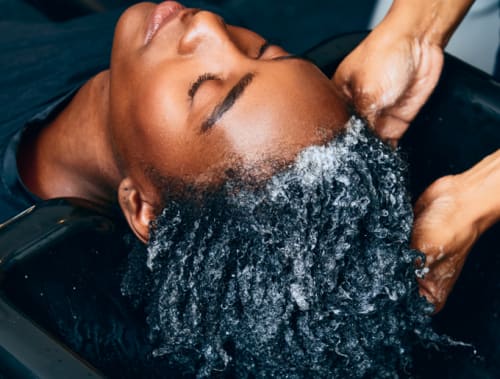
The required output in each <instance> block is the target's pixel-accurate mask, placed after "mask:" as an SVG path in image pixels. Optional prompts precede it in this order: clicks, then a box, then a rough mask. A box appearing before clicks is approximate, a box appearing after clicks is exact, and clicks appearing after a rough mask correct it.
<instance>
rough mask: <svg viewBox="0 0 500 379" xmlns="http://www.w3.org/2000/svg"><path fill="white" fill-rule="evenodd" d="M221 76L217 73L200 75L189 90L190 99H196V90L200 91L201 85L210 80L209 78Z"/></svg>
mask: <svg viewBox="0 0 500 379" xmlns="http://www.w3.org/2000/svg"><path fill="white" fill-rule="evenodd" d="M219 79H220V78H219V77H218V76H217V75H214V74H210V73H205V74H203V75H200V76H199V77H198V79H196V81H195V82H194V83H193V84H191V87H190V88H189V91H188V96H189V99H190V100H191V101H193V99H194V95H195V94H196V92H197V91H198V89H199V88H200V86H201V85H202V84H203V83H204V82H206V81H208V80H219Z"/></svg>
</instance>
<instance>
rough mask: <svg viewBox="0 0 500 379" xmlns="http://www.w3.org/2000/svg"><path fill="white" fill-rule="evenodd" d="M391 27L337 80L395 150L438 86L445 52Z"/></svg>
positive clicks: (348, 62)
mask: <svg viewBox="0 0 500 379" xmlns="http://www.w3.org/2000/svg"><path fill="white" fill-rule="evenodd" d="M389 21H390V20H389ZM389 21H387V22H385V21H384V22H383V23H382V24H380V25H379V26H378V27H377V28H375V29H374V30H373V31H372V32H371V33H370V34H369V36H368V37H367V38H366V39H365V40H364V41H363V42H362V43H361V44H360V45H359V46H358V47H357V48H356V49H355V50H354V51H353V52H352V53H351V54H349V55H348V56H347V57H346V58H345V60H344V61H343V62H342V63H341V64H340V66H339V68H338V69H337V71H336V73H335V75H334V78H333V80H334V84H335V86H336V88H337V89H338V90H339V92H340V93H341V95H342V96H343V97H344V99H346V100H347V101H348V102H350V103H351V104H352V105H353V106H354V108H355V110H356V112H357V113H358V114H359V115H360V116H363V117H364V118H365V119H366V120H367V121H368V122H369V124H370V125H371V126H372V127H374V128H375V131H376V133H377V134H378V135H379V136H380V137H381V138H382V139H384V140H386V141H388V142H390V143H392V144H393V145H396V144H397V142H398V140H399V139H400V138H401V137H402V136H403V134H404V133H405V131H406V129H407V128H408V125H409V124H410V122H411V121H412V120H413V119H414V118H415V116H416V114H417V112H418V111H419V110H420V108H421V107H422V106H423V104H424V103H425V102H426V100H427V98H428V97H429V96H430V94H431V92H432V90H433V89H434V87H435V86H436V84H437V81H438V79H439V76H440V74H441V69H442V67H443V51H442V49H441V47H439V46H438V45H434V44H430V43H428V42H426V41H425V40H423V41H422V40H420V39H419V38H417V37H416V36H414V35H412V34H411V32H408V33H406V32H402V31H401V29H400V28H399V29H398V26H399V25H398V24H397V23H394V24H395V25H393V24H392V23H390V22H389Z"/></svg>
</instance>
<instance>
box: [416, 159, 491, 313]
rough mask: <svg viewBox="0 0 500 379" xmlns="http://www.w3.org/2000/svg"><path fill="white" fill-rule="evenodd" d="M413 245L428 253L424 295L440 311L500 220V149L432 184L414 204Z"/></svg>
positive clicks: (420, 282)
mask: <svg viewBox="0 0 500 379" xmlns="http://www.w3.org/2000/svg"><path fill="white" fill-rule="evenodd" d="M415 216H416V221H415V225H414V229H413V235H412V246H413V247H414V248H416V249H418V250H421V251H423V252H425V255H426V267H428V268H429V272H428V274H427V275H426V276H425V277H424V278H423V279H420V280H419V284H420V292H421V294H423V295H424V296H426V297H427V299H428V300H429V301H430V302H431V303H433V304H434V305H435V306H436V309H435V312H439V311H440V310H441V309H442V308H443V307H444V305H445V303H446V299H447V298H448V295H449V294H450V292H451V290H452V288H453V286H454V284H455V282H456V281H457V279H458V276H459V275H460V272H461V270H462V267H463V265H464V263H465V260H466V259H467V256H468V254H469V251H470V250H471V248H472V246H473V245H474V243H475V242H476V241H477V239H478V238H479V237H480V236H481V234H483V233H484V232H485V231H486V230H488V229H489V228H490V227H491V226H492V225H494V224H495V223H496V222H498V221H499V220H500V149H499V150H497V151H496V152H495V153H493V154H491V155H489V156H487V157H486V158H484V159H483V160H482V161H481V162H479V163H478V164H476V165H475V166H474V167H472V168H470V169H469V170H467V171H465V172H463V173H461V174H460V175H454V176H446V177H444V178H441V179H439V180H438V181H436V182H435V183H433V184H432V185H431V186H430V187H429V188H428V189H427V190H426V191H425V192H424V193H423V194H422V196H421V197H420V198H419V200H418V201H417V203H416V205H415Z"/></svg>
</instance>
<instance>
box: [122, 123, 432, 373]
mask: <svg viewBox="0 0 500 379" xmlns="http://www.w3.org/2000/svg"><path fill="white" fill-rule="evenodd" d="M404 174H405V165H404V163H403V161H402V160H401V159H400V158H399V156H398V154H397V153H395V152H393V151H392V150H391V149H390V148H389V147H387V146H385V145H384V144H383V143H382V142H380V141H379V140H378V139H377V138H376V137H374V136H373V135H372V134H371V133H370V132H368V131H367V130H366V129H365V128H364V127H363V126H362V125H361V122H360V121H356V120H353V121H352V122H351V124H350V125H349V126H348V128H347V131H346V132H345V133H342V134H341V135H339V136H338V138H337V139H336V140H334V141H332V142H330V143H328V144H327V145H326V146H314V147H309V148H307V149H305V150H304V151H303V152H301V153H300V154H299V156H298V158H297V161H296V162H295V163H294V164H291V165H290V166H289V167H288V168H287V169H286V170H284V171H281V172H280V173H278V174H276V175H274V176H273V177H272V178H271V179H270V180H268V181H267V182H265V183H259V186H257V187H252V186H251V187H245V185H243V186H240V185H239V184H238V183H236V185H234V184H233V183H230V182H229V183H226V184H225V185H224V187H223V188H222V189H219V190H218V191H217V192H215V193H212V192H209V193H207V194H206V195H205V196H204V197H203V198H201V201H200V198H199V197H197V198H195V199H191V198H190V197H189V195H188V194H186V196H185V199H178V200H177V201H171V202H169V203H168V204H167V206H166V208H165V210H164V212H163V213H162V215H161V216H160V217H159V218H158V220H157V221H156V223H155V225H154V227H153V231H152V237H151V240H150V243H149V247H148V256H147V257H146V256H145V255H142V256H141V255H140V254H137V252H136V254H132V256H131V259H132V260H131V263H130V266H129V270H128V273H127V275H126V277H125V279H124V283H123V287H122V288H123V291H124V293H127V294H129V295H130V296H132V298H133V299H134V300H135V301H136V302H142V303H143V305H144V306H145V308H146V313H147V316H148V319H147V320H148V324H149V327H150V340H151V343H152V347H153V349H154V355H155V356H156V357H157V359H158V360H166V361H167V362H169V363H170V364H171V365H172V366H174V367H176V368H179V366H180V369H181V371H184V372H186V373H190V374H194V373H196V374H197V375H198V376H199V377H205V376H211V375H215V373H218V372H223V373H224V374H233V375H234V376H235V377H285V376H287V377H297V378H300V377H339V378H343V377H352V378H363V377H370V378H372V377H380V378H386V377H397V374H398V373H400V372H401V370H404V369H405V368H406V366H407V365H408V364H409V363H410V361H411V349H412V346H413V345H414V344H415V342H416V341H419V340H422V339H424V340H425V339H426V338H435V337H434V335H433V333H432V332H431V331H430V329H429V322H430V317H429V316H428V313H429V312H430V311H431V310H432V306H430V305H429V304H428V303H426V302H425V300H424V299H423V298H420V297H419V295H418V287H417V282H416V278H415V265H414V261H415V258H416V257H417V256H418V253H417V252H415V251H412V250H410V249H409V247H408V246H409V236H410V232H411V225H412V210H411V205H410V203H409V199H408V195H407V192H406V189H405V178H404V176H405V175H404ZM147 267H148V268H147ZM222 376H224V375H222ZM229 376H231V375H229Z"/></svg>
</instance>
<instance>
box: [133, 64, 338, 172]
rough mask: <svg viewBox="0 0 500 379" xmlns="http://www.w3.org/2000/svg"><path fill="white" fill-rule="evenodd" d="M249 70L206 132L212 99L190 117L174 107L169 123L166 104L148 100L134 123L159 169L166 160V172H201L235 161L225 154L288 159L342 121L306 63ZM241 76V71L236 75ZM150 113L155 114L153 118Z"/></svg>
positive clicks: (323, 84)
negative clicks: (235, 96) (251, 73)
mask: <svg viewBox="0 0 500 379" xmlns="http://www.w3.org/2000/svg"><path fill="white" fill-rule="evenodd" d="M254 74H255V76H254V78H253V80H252V82H251V83H250V84H249V85H248V86H247V87H246V88H245V90H244V93H242V95H241V96H240V97H239V98H238V100H237V101H236V102H235V103H234V105H233V106H232V107H231V108H230V109H229V110H228V111H227V112H225V113H224V115H223V116H222V117H221V118H220V120H218V121H217V122H216V124H215V125H214V126H213V127H212V128H211V129H210V130H209V131H207V132H206V133H203V132H202V128H201V125H202V123H203V121H204V119H206V117H208V116H209V115H210V113H211V112H212V111H213V108H214V107H216V106H217V102H213V103H210V104H209V105H208V106H207V108H206V109H205V110H204V111H203V112H200V113H198V114H196V115H194V116H193V115H189V114H185V115H183V114H182V112H178V114H177V115H176V116H175V117H177V122H173V117H174V116H172V117H170V118H169V117H167V116H165V114H164V113H163V112H164V110H165V109H166V107H159V109H158V108H156V107H157V105H158V102H156V101H152V102H151V103H150V106H149V107H146V108H145V109H144V112H141V113H142V120H139V122H141V123H143V125H144V126H143V127H141V128H140V129H141V130H142V132H143V133H144V136H142V137H144V144H145V145H147V146H150V149H149V150H150V153H151V156H154V155H157V158H156V159H155V164H156V165H158V166H159V168H160V167H161V165H162V161H163V162H165V164H164V166H165V168H164V169H163V170H164V171H165V172H167V171H168V175H169V176H172V175H182V174H183V173H184V174H186V175H187V174H191V175H201V174H203V173H204V172H206V171H207V170H208V169H210V168H214V167H223V166H224V163H225V162H226V161H227V162H228V164H229V163H230V162H233V161H234V159H228V157H231V158H234V157H238V158H239V161H240V162H241V161H243V162H246V163H248V164H252V163H253V162H256V161H260V160H262V159H263V157H274V158H277V159H280V160H282V159H293V157H294V155H295V154H296V153H297V151H298V150H299V149H301V148H303V147H305V146H309V145H311V144H318V143H321V142H324V141H325V140H326V139H329V138H331V135H332V134H333V133H334V132H335V128H337V127H339V126H341V125H342V124H343V122H341V123H339V121H338V118H339V109H338V107H337V106H336V102H335V99H336V97H335V95H334V93H333V91H332V89H331V87H330V85H329V83H328V81H325V78H324V77H323V76H322V74H321V73H319V72H317V69H316V68H314V67H312V66H310V64H308V63H304V62H301V61H294V62H292V61H289V62H276V64H275V63H270V64H268V65H264V67H261V68H258V69H257V70H255V72H254ZM242 75H245V72H241V73H238V74H236V76H238V77H239V76H242ZM225 91H227V90H226V89H225V90H224V91H223V96H222V97H224V95H225ZM165 101H167V100H165ZM155 112H160V116H159V117H158V120H159V121H158V122H156V123H153V122H152V120H153V117H152V115H153V114H154V113H155ZM166 156H168V157H169V158H168V159H165V157H166ZM160 157H163V158H164V159H163V160H162V159H161V158H160ZM166 161H168V162H166ZM173 162H176V164H175V166H172V165H171V163H173ZM172 170H175V172H174V171H172Z"/></svg>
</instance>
